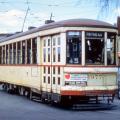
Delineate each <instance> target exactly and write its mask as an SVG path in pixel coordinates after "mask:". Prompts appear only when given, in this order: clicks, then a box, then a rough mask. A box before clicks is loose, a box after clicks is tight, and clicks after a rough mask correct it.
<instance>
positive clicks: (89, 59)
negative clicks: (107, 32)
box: [85, 32, 104, 64]
mask: <svg viewBox="0 0 120 120" xmlns="http://www.w3.org/2000/svg"><path fill="white" fill-rule="evenodd" d="M85 48H86V49H85V58H86V64H104V33H103V32H86V34H85Z"/></svg>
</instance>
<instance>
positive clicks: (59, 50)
mask: <svg viewBox="0 0 120 120" xmlns="http://www.w3.org/2000/svg"><path fill="white" fill-rule="evenodd" d="M60 54H61V49H60V47H58V62H60Z"/></svg>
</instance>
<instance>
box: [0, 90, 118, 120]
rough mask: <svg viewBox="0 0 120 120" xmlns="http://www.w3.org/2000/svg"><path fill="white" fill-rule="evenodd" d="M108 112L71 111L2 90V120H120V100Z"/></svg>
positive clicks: (116, 100)
mask: <svg viewBox="0 0 120 120" xmlns="http://www.w3.org/2000/svg"><path fill="white" fill-rule="evenodd" d="M113 106H114V107H113V108H112V109H108V110H94V111H92V110H87V111H82V110H77V111H76V110H71V109H64V108H60V107H57V106H51V105H48V104H43V103H38V102H35V101H30V100H29V99H27V98H26V97H23V96H18V95H12V94H8V93H6V92H4V91H2V90H0V120H74V119H75V120H120V100H118V99H117V98H116V99H115V101H114V103H113Z"/></svg>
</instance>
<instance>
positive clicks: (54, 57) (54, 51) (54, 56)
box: [53, 48, 56, 62]
mask: <svg viewBox="0 0 120 120" xmlns="http://www.w3.org/2000/svg"><path fill="white" fill-rule="evenodd" d="M55 53H56V49H55V48H53V62H55V61H56V54H55Z"/></svg>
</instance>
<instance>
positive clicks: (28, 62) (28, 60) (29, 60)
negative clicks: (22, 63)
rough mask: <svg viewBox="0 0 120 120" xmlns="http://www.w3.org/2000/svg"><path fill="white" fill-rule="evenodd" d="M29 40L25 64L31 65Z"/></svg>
mask: <svg viewBox="0 0 120 120" xmlns="http://www.w3.org/2000/svg"><path fill="white" fill-rule="evenodd" d="M31 57H32V56H31V40H30V39H29V40H27V64H30V63H31Z"/></svg>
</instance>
